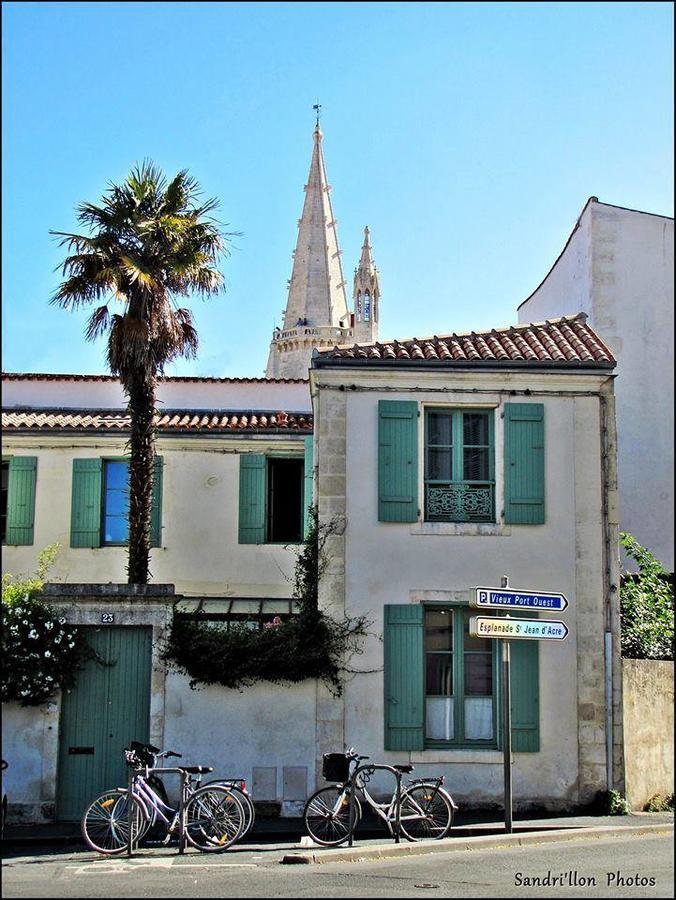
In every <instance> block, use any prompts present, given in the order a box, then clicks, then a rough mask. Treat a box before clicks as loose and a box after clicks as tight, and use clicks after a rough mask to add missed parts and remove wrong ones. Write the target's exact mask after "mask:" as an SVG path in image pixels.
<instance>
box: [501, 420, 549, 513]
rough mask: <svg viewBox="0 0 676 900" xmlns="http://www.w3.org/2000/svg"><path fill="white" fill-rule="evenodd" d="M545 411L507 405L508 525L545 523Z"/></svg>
mask: <svg viewBox="0 0 676 900" xmlns="http://www.w3.org/2000/svg"><path fill="white" fill-rule="evenodd" d="M544 419H545V408H544V405H543V404H542V403H505V522H507V523H509V524H512V525H542V523H543V522H544V521H545V430H544Z"/></svg>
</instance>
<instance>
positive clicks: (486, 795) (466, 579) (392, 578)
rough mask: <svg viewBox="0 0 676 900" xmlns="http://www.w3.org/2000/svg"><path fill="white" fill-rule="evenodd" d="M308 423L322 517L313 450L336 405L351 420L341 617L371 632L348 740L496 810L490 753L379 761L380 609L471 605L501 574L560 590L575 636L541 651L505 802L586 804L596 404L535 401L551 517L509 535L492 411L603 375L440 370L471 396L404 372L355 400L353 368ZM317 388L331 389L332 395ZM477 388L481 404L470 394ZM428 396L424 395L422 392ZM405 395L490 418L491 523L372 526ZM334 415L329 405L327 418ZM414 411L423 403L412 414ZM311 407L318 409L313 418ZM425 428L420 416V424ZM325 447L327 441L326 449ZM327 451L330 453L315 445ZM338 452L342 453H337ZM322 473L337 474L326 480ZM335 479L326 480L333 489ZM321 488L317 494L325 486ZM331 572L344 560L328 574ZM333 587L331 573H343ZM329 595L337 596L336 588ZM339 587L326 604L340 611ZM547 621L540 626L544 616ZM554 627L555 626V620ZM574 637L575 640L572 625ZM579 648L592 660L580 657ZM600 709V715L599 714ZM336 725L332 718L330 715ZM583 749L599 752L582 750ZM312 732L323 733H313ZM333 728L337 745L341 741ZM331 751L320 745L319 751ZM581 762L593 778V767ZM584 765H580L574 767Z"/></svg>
mask: <svg viewBox="0 0 676 900" xmlns="http://www.w3.org/2000/svg"><path fill="white" fill-rule="evenodd" d="M316 377H317V383H318V384H319V386H320V387H319V391H318V400H317V403H316V410H315V415H316V416H317V417H318V419H317V421H318V423H319V424H318V427H319V441H320V446H319V456H318V461H319V492H320V512H321V511H322V509H324V510H325V511H326V512H327V514H328V511H329V510H330V509H331V507H332V505H333V507H334V508H337V507H336V498H335V496H334V497H333V498H331V497H328V498H327V499H323V498H322V492H323V491H324V492H327V493H328V494H331V493H332V492H333V491H334V490H336V489H337V488H336V486H335V485H336V484H337V482H336V479H337V478H339V477H340V476H339V471H338V465H337V463H338V458H336V457H334V456H333V451H332V450H331V449H330V446H329V444H327V443H324V444H322V428H323V423H324V421H325V418H327V419H331V418H333V417H336V418H337V417H338V415H339V412H338V406H339V405H340V404H345V408H346V409H345V421H346V442H345V445H346V458H345V470H346V472H347V478H346V485H347V496H346V507H345V516H346V527H345V535H344V548H345V555H344V604H345V611H346V612H347V614H348V615H351V616H357V615H365V616H367V617H368V619H370V620H371V621H372V622H373V625H372V628H371V630H372V631H373V632H374V636H372V637H370V638H369V639H368V641H367V643H366V646H365V652H364V654H363V655H360V656H357V657H355V658H354V660H353V664H354V666H355V667H356V668H358V669H364V670H375V671H373V672H372V673H370V674H364V675H357V676H355V677H354V678H352V679H350V680H349V681H348V683H347V685H346V690H345V697H344V702H343V704H342V716H343V729H344V730H343V740H344V743H345V745H346V746H350V745H355V746H356V747H357V748H358V750H359V752H360V753H362V754H368V755H370V756H371V758H372V759H374V760H375V759H377V760H378V761H379V762H389V763H403V762H412V763H414V764H415V766H416V774H417V775H426V774H439V773H443V774H445V775H446V777H447V780H448V784H449V786H450V789H451V791H452V793H453V794H454V795H456V794H457V796H458V798H459V799H460V800H461V801H462V802H463V803H464V804H490V803H496V802H498V803H499V802H500V798H501V794H502V778H503V770H502V766H503V756H502V752H501V751H497V750H475V749H472V750H460V749H459V750H439V749H434V750H432V749H429V750H425V751H417V752H410V753H403V752H397V753H395V752H386V751H384V749H383V747H384V697H383V671H382V667H383V646H382V642H381V640H380V638H381V636H382V632H383V607H384V605H385V604H407V603H421V602H429V601H439V600H441V601H444V602H448V603H456V602H459V603H461V604H467V603H468V601H469V597H470V592H471V591H472V589H473V588H475V587H477V586H479V585H496V586H499V585H500V583H501V581H500V579H501V576H502V575H504V574H508V575H509V576H510V585H511V586H512V587H514V588H526V589H527V588H530V589H539V590H543V591H562V592H563V593H564V594H565V595H566V597H567V598H568V599H569V601H570V607H569V608H568V610H567V611H566V612H565V613H563V614H562V617H563V618H564V619H565V621H566V624H567V625H568V627H569V629H570V634H569V636H568V638H567V639H566V641H564V642H562V643H560V644H559V643H557V644H554V643H547V642H541V644H540V741H541V748H540V752H538V753H517V754H515V755H514V796H515V802H516V803H517V804H527V803H529V802H538V803H543V802H544V803H548V804H550V805H552V806H553V807H555V806H557V805H558V806H561V807H565V806H566V805H569V804H572V803H575V802H578V801H579V800H580V799H581V794H580V781H581V771H582V770H581V766H582V765H584V766H585V770H584V781H585V785H586V788H585V791H588V789H589V785H590V783H597V784H599V786H600V787H603V784H604V779H605V773H604V763H605V748H604V745H603V740H604V735H605V729H604V722H603V711H602V708H603V628H604V620H603V610H604V557H603V522H602V499H601V498H602V493H601V492H602V484H601V464H600V458H601V443H600V441H601V437H600V417H599V399H598V397H590V396H581V395H580V396H555V395H554V394H552V395H549V396H540V395H538V396H537V397H534V398H533V399H534V400H537V401H538V402H543V403H544V405H545V423H546V424H545V429H546V438H545V448H546V449H545V470H546V471H545V478H546V521H545V524H544V525H540V526H515V525H505V524H504V520H503V519H502V502H501V498H502V491H503V488H502V485H503V456H502V453H503V449H502V448H503V437H502V419H501V417H500V413H501V410H502V407H503V404H504V402H505V401H513V402H524V400H527V399H528V398H526V397H524V396H523V394H521V395H519V396H514V397H512V396H510V394H509V391H510V390H516V391H523V390H524V389H525V388H528V387H529V388H530V389H531V390H538V391H539V390H544V391H548V390H549V391H552V392H555V391H562V392H564V393H565V392H566V391H573V392H574V391H578V392H580V393H584V392H586V391H592V392H593V391H594V390H597V389H598V386H599V385H600V383H601V381H603V379H604V377H605V376H601V377H597V376H575V375H573V374H567V375H564V376H563V377H562V376H556V375H553V374H549V375H547V374H541V375H539V376H536V378H537V379H538V380H537V384H535V378H530V379H529V378H528V377H527V376H523V375H520V374H513V375H510V374H502V373H500V374H499V375H489V374H484V373H482V375H481V376H480V377H479V376H478V375H476V374H475V373H472V375H468V376H462V375H455V373H454V374H453V375H449V374H448V373H444V376H442V377H443V378H444V381H443V383H444V384H445V385H446V386H448V387H452V389H453V390H454V391H458V390H459V389H461V386H462V384H463V383H464V384H465V385H466V386H467V392H466V393H462V392H460V393H450V394H446V395H444V393H443V390H442V391H441V393H439V392H435V391H434V390H433V388H434V387H435V381H436V385H439V384H440V378H439V377H438V376H436V377H435V375H432V374H431V373H428V372H425V373H423V372H420V373H413V374H409V375H407V374H405V373H404V374H400V373H398V372H397V373H395V372H382V371H381V372H378V373H374V372H370V373H369V377H370V381H369V382H368V383H369V385H370V388H369V389H368V390H365V391H363V392H362V390H360V389H359V388H360V387H364V386H365V384H366V383H367V382H365V378H366V376H364V375H363V372H358V371H357V370H352V371H350V372H349V373H347V372H340V371H331V372H329V371H320V372H319V373H317V376H316ZM341 380H342V381H343V382H344V383H346V384H348V385H349V384H352V383H356V384H357V386H358V390H357V391H351V390H346V391H345V392H344V393H339V392H338V391H337V390H335V388H337V387H338V385H339V383H340V382H341ZM326 385H332V386H333V388H334V389H333V390H332V389H331V387H328V386H326ZM379 385H380V386H381V389H380V390H379V389H378V386H379ZM477 385H480V387H481V390H482V391H487V389H490V390H488V392H486V393H481V394H480V395H477V394H476V393H472V390H471V388H472V387H476V386H477ZM426 387H429V388H430V390H429V392H426ZM379 399H387V400H393V399H406V400H411V399H414V400H416V401H418V402H419V403H420V404H422V405H425V404H441V405H447V406H456V405H465V406H467V407H472V408H475V407H477V406H482V405H488V406H489V407H491V408H493V409H494V410H495V425H496V434H495V463H496V481H497V485H496V507H497V513H498V517H499V518H498V522H497V524H494V525H450V524H449V525H445V524H442V525H440V524H432V525H429V524H428V525H426V524H423V523H422V522H418V523H414V524H399V523H381V522H378V511H377V510H378V505H377V504H378V497H377V492H378V483H377V481H378V480H377V459H378V400H379ZM334 406H335V409H334ZM420 409H422V406H421V407H420ZM317 410H319V412H317ZM420 421H422V415H421V419H420ZM422 431H423V429H422V427H421V428H420V429H419V437H420V445H419V473H418V476H419V479H418V480H419V491H420V494H419V497H420V498H421V499H420V505H421V506H422V496H423V494H422V484H423V460H424V453H423V434H422ZM333 440H334V441H335V440H336V439H333ZM322 448H325V449H322ZM336 452H337V451H336ZM324 471H328V472H333V473H334V475H333V476H331V475H328V476H326V478H325V479H324V480H323V479H322V473H323V472H324ZM329 481H332V482H333V483H332V484H330V485H329V484H328V482H329ZM323 484H324V485H326V487H322V485H323ZM334 571H335V572H336V573H339V572H340V561H337V562H336V563H335V564H334ZM337 577H340V575H339V574H338V576H337ZM334 587H335V586H334ZM338 595H339V591H338V592H337V591H335V590H334V591H332V592H329V594H327V595H326V596H327V600H328V601H329V602H330V601H331V600H333V602H334V605H335V604H337V603H338V602H339V601H338V599H337V598H338ZM542 618H546V616H542ZM554 618H558V615H557V616H554ZM580 628H581V629H582V631H580V630H579V629H580ZM587 648H589V650H590V651H591V652H590V653H588V652H587ZM583 655H589V656H590V659H591V660H592V668H590V669H589V670H588V671H583V668H582V667H581V664H580V657H581V656H583ZM587 687H590V688H591V691H592V693H593V695H594V697H593V701H592V704H591V705H592V706H593V709H591V708H590V709H589V710H586V711H585V714H587V715H588V718H589V720H590V721H589V722H587V723H581V712H580V708H581V707H580V704H581V702H582V700H583V699H584V694H585V690H586V689H587ZM599 703H600V707H599V705H598V704H599ZM329 715H330V718H331V719H332V720H333V722H334V723H335V722H336V721H337V720H338V718H339V712H338V710H337V709H336V708H334V709H333V710H332V711H331V713H330V714H327V718H329ZM581 724H582V727H583V728H584V727H585V724H586V726H587V728H588V730H587V732H585V731H584V730H583V731H582V738H583V740H587V739H588V738H589V739H591V740H592V741H593V742H594V744H595V746H594V748H593V749H592V750H591V751H590V753H589V754H587V751H586V750H585V751H581V750H580V749H579V744H578V740H579V728H580V726H581ZM318 727H321V723H320V724H319V725H318ZM337 733H338V732H337V731H336V730H335V728H334V734H333V737H332V739H333V741H334V742H335V741H336V739H337ZM326 749H329V747H328V745H327V747H326ZM588 756H590V757H591V758H593V760H594V762H593V763H592V764H591V765H593V767H594V768H593V771H591V773H590V772H589V771H588V768H587V766H588ZM583 757H584V762H583V763H582V762H581V760H582V759H583Z"/></svg>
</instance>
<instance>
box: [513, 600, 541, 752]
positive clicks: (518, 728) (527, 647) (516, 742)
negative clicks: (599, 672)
mask: <svg viewBox="0 0 676 900" xmlns="http://www.w3.org/2000/svg"><path fill="white" fill-rule="evenodd" d="M519 615H522V614H521V613H519ZM534 618H536V617H534ZM538 643H539V642H538V641H511V642H510V648H509V651H510V660H511V662H510V682H511V685H510V687H511V689H512V691H511V693H512V750H513V751H514V752H515V753H537V752H538V750H539V749H540V674H539V663H540V648H539V646H538Z"/></svg>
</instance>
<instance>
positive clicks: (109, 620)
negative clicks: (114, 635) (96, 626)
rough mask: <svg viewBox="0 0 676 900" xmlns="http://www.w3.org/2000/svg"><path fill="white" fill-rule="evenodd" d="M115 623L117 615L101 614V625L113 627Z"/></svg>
mask: <svg viewBox="0 0 676 900" xmlns="http://www.w3.org/2000/svg"><path fill="white" fill-rule="evenodd" d="M114 621H115V613H101V623H102V624H103V625H112V624H113V622H114Z"/></svg>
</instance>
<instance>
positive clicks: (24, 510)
mask: <svg viewBox="0 0 676 900" xmlns="http://www.w3.org/2000/svg"><path fill="white" fill-rule="evenodd" d="M37 468H38V460H37V457H36V456H13V457H12V458H11V459H10V461H9V486H8V491H7V536H6V538H5V543H7V544H11V545H12V546H20V545H21V546H25V545H30V544H32V543H33V524H34V522H35V478H36V474H37Z"/></svg>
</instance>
